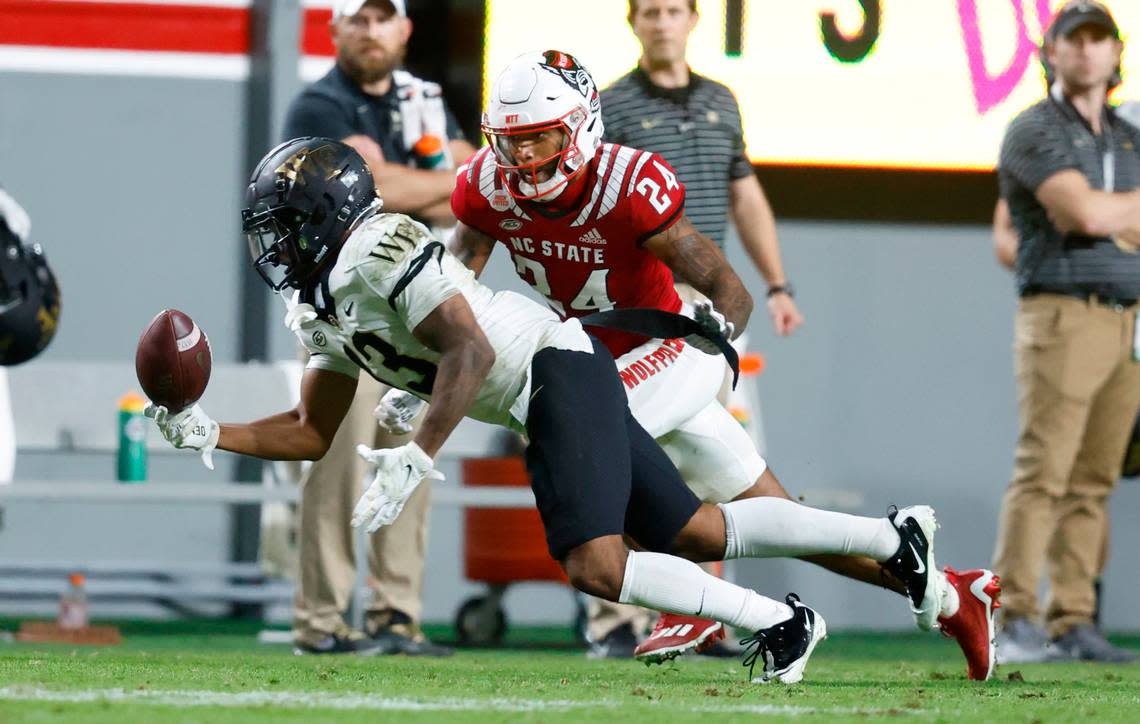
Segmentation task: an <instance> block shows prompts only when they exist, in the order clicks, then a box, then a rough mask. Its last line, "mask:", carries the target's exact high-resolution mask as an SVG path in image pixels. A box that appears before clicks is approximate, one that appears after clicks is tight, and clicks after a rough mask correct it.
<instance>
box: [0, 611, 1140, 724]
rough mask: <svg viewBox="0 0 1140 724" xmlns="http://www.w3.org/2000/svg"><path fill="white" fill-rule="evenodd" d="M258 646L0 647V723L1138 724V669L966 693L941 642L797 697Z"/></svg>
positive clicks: (591, 671)
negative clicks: (748, 722) (965, 723)
mask: <svg viewBox="0 0 1140 724" xmlns="http://www.w3.org/2000/svg"><path fill="white" fill-rule="evenodd" d="M8 623H10V622H8ZM9 627H10V626H9ZM256 630H257V627H256V626H253V625H250V624H243V623H224V624H217V623H209V624H207V623H190V624H186V623H179V624H149V625H142V624H136V625H128V626H125V627H124V635H125V639H126V640H125V642H124V644H123V645H121V646H117V647H104V648H83V647H74V646H60V645H32V644H21V643H0V722H4V723H5V724H9V723H12V722H56V721H83V722H114V723H115V724H120V723H124V722H162V724H175V723H176V722H188V721H209V722H251V721H255V722H277V721H283V722H320V721H337V722H357V721H359V722H365V721H367V722H376V721H401V722H403V721H439V720H441V719H447V720H449V721H451V720H458V721H503V720H512V721H515V720H522V721H543V722H547V721H593V722H602V721H613V722H618V721H620V722H622V723H623V724H624V722H636V721H647V722H648V721H652V722H662V721H668V722H673V721H703V720H706V719H710V718H715V719H720V720H744V719H745V718H749V719H756V718H758V717H763V718H764V719H765V720H769V721H770V720H783V719H794V720H796V721H836V720H857V721H873V720H879V719H895V718H898V717H904V718H911V719H915V718H917V719H920V720H923V721H950V720H969V721H979V722H980V721H1020V722H1035V721H1040V722H1054V721H1058V722H1060V721H1082V720H1095V721H1096V722H1098V724H1100V723H1101V722H1116V721H1121V722H1124V721H1128V722H1136V721H1140V667H1137V666H1115V667H1112V666H1098V665H1091V664H1061V665H1056V664H1055V665H1047V666H1046V665H1035V666H1018V667H1005V668H1003V669H1001V668H999V670H998V675H997V677H996V680H994V681H990V682H988V683H984V684H983V683H977V682H970V681H967V680H966V677H965V672H964V665H963V664H962V662H961V658H960V656H959V654H958V650H957V648H956V647H955V645H954V644H953V643H952V642H950V641H944V640H941V639H940V638H938V637H937V636H934V635H931V636H922V635H919V634H906V635H885V634H854V633H848V634H844V633H838V634H835V635H833V636H832V637H831V638H830V639H828V640H827V641H825V642H824V643H823V644H821V646H820V647H819V648H818V649H817V653H816V654H815V656H814V657H813V658H812V661H811V664H810V665H809V667H808V671H807V679H806V680H805V682H804V683H803V684H799V685H796V686H782V685H753V684H749V683H748V681H747V676H746V672H745V671H744V670H743V669H742V668H741V666H740V664H739V661H738V660H729V659H706V658H699V657H698V658H687V659H682V660H680V661H677V662H674V663H673V664H669V665H666V666H655V667H652V668H647V667H645V666H642V665H640V664H636V663H634V662H613V661H604V662H603V661H589V660H587V659H586V658H585V656H584V655H583V653H582V650H581V649H577V648H575V647H573V646H572V645H571V644H570V643H569V637H568V634H566V633H563V632H560V631H554V630H537V631H534V630H532V631H515V632H512V641H513V643H514V645H513V646H511V647H510V648H506V649H499V650H462V651H460V652H459V653H457V654H456V656H454V657H453V658H450V659H435V660H425V659H410V658H403V657H389V658H373V659H365V658H357V657H312V656H310V657H295V656H292V655H291V653H290V649H289V647H285V646H263V645H258V644H257V643H256V642H255V640H254V633H255V632H256ZM431 633H433V634H434V635H435V637H436V638H437V639H446V638H447V633H448V632H447V631H446V630H435V631H432V632H431ZM523 638H530V639H538V640H539V642H540V643H539V644H534V643H528V644H526V645H524V644H522V643H521V639H523ZM1117 642H1118V643H1122V644H1124V645H1128V646H1132V647H1140V637H1125V638H1121V639H1117Z"/></svg>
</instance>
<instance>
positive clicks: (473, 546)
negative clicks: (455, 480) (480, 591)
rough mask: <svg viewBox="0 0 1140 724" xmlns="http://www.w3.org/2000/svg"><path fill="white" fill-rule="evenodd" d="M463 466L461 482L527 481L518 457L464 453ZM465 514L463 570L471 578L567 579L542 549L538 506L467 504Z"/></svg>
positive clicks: (510, 580) (503, 581)
mask: <svg viewBox="0 0 1140 724" xmlns="http://www.w3.org/2000/svg"><path fill="white" fill-rule="evenodd" d="M462 470H463V484H464V485H471V486H480V485H483V486H497V485H510V486H520V487H523V486H527V487H529V486H530V478H529V477H528V476H527V474H526V466H525V464H524V463H523V460H522V458H515V457H510V458H468V459H467V460H464V461H463V464H462ZM463 516H464V524H465V525H464V533H463V540H464V572H465V574H466V576H467V578H468V579H469V580H472V581H482V582H485V583H492V584H506V583H513V582H515V581H561V582H565V581H566V576H565V575H564V574H563V573H562V568H561V567H559V565H558V564H557V563H556V562H555V561H554V559H552V558H551V557H550V553H548V552H547V550H546V534H545V533H544V532H543V528H542V520H541V519H540V518H539V516H538V511H537V510H525V509H523V510H520V509H518V508H468V509H467V510H465V511H464V513H463Z"/></svg>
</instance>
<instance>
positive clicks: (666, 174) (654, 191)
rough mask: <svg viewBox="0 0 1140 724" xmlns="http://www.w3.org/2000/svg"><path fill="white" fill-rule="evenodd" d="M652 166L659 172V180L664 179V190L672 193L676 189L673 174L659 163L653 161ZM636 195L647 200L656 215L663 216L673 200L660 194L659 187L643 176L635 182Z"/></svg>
mask: <svg viewBox="0 0 1140 724" xmlns="http://www.w3.org/2000/svg"><path fill="white" fill-rule="evenodd" d="M653 165H654V166H655V167H656V168H657V170H658V171H660V172H661V178H663V179H665V188H666V189H668V190H669V191H674V190H676V189H677V188H678V186H679V185H678V183H677V177H676V176H674V175H673V172H672V171H670V170H669V169H667V168H665V167H664V166H662V165H661V163H660V162H659V161H654V162H653ZM637 193H639V194H641V195H642V196H644V197H645V198H647V199H649V204H650V206H652V207H653V208H654V209H655V210H656V211H657V213H659V214H664V213H665V212H666V211H668V210H669V206H670V205H671V204H672V203H673V200H672V199H671V198H669V194H667V193H666V194H662V193H661V186H660V184H658V183H657V182H656V181H654V180H653V179H651V178H649V177H648V176H643V177H642V178H641V180H640V181H638V182H637Z"/></svg>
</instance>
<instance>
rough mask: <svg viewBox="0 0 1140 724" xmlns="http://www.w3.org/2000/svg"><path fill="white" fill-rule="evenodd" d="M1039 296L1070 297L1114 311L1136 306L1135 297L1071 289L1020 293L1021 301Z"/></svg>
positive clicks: (1035, 290)
mask: <svg viewBox="0 0 1140 724" xmlns="http://www.w3.org/2000/svg"><path fill="white" fill-rule="evenodd" d="M1039 294H1056V295H1058V296H1062V297H1072V298H1074V299H1080V300H1081V301H1084V302H1094V303H1096V304H1100V305H1102V306H1105V307H1113V308H1114V309H1115V308H1124V307H1132V306H1135V305H1136V298H1135V297H1132V298H1128V297H1110V296H1106V295H1104V294H1097V293H1096V292H1086V291H1082V290H1079V289H1073V290H1070V291H1063V292H1062V291H1055V290H1052V289H1026V290H1025V291H1024V292H1022V293H1021V298H1022V299H1028V298H1029V297H1036V296H1037V295H1039Z"/></svg>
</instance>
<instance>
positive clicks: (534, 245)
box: [511, 236, 606, 264]
mask: <svg viewBox="0 0 1140 724" xmlns="http://www.w3.org/2000/svg"><path fill="white" fill-rule="evenodd" d="M511 248H512V249H514V250H515V251H521V252H524V253H526V254H542V255H543V256H551V257H554V258H555V259H564V260H566V261H579V262H582V263H583V264H605V263H606V258H605V251H606V250H605V248H604V247H597V246H578V245H576V244H567V243H565V242H561V241H547V240H546V239H543V240H542V241H539V242H536V241H535V240H534V239H532V238H530V237H529V236H512V237H511Z"/></svg>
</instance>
